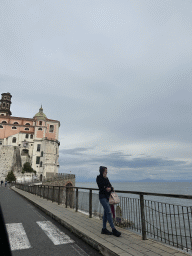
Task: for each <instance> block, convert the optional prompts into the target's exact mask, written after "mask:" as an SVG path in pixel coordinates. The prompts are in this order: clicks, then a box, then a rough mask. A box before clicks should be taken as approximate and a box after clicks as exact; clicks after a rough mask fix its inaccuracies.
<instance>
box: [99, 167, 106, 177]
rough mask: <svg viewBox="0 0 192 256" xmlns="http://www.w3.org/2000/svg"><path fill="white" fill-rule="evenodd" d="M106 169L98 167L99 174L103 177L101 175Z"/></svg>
mask: <svg viewBox="0 0 192 256" xmlns="http://www.w3.org/2000/svg"><path fill="white" fill-rule="evenodd" d="M106 169H107V167H105V166H100V167H99V172H100V174H101V175H103V173H104V171H105V170H106Z"/></svg>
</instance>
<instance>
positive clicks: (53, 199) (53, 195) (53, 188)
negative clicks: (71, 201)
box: [52, 186, 54, 203]
mask: <svg viewBox="0 0 192 256" xmlns="http://www.w3.org/2000/svg"><path fill="white" fill-rule="evenodd" d="M53 201H54V186H53V192H52V203H53Z"/></svg>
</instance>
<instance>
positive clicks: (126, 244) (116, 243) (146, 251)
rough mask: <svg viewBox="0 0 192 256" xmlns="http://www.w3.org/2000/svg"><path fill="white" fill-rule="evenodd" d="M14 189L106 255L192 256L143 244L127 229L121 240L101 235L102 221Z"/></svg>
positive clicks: (147, 242)
mask: <svg viewBox="0 0 192 256" xmlns="http://www.w3.org/2000/svg"><path fill="white" fill-rule="evenodd" d="M12 189H13V190H14V191H15V192H17V193H19V194H20V195H21V196H23V197H25V198H26V199H27V200H29V201H30V202H31V203H33V204H34V205H35V206H36V207H38V208H40V209H41V210H42V211H44V212H45V213H47V214H48V215H50V216H51V217H52V218H53V219H55V220H57V221H58V222H59V223H61V224H62V225H63V226H65V227H67V228H68V229H69V230H70V231H71V232H73V233H75V234H76V235H77V236H79V237H81V238H82V239H83V240H85V241H86V242H87V243H89V244H90V245H91V246H93V247H94V248H95V249H97V250H99V251H100V252H101V253H102V254H103V255H105V256H117V255H118V256H144V255H145V256H172V255H174V256H183V255H189V253H185V252H182V251H180V250H178V249H176V248H174V247H170V246H168V245H166V244H163V243H160V242H157V241H155V240H152V239H148V240H145V241H143V240H142V239H141V236H140V235H138V234H135V233H133V232H131V231H129V230H125V229H120V228H117V229H118V230H119V231H121V233H122V235H121V237H114V236H106V235H102V234H101V227H102V222H101V220H97V219H95V218H89V216H87V215H85V214H82V213H80V212H75V211H74V210H73V209H70V208H65V207H64V206H63V205H58V204H57V203H55V202H53V203H52V202H51V201H47V199H43V198H42V197H41V198H40V197H39V196H36V195H33V194H30V193H28V192H25V191H23V190H20V189H17V188H15V187H12ZM109 229H110V228H109Z"/></svg>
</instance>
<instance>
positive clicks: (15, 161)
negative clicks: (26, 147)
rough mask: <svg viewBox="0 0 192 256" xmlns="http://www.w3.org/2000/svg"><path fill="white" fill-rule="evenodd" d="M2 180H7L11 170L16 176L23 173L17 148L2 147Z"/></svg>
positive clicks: (0, 178)
mask: <svg viewBox="0 0 192 256" xmlns="http://www.w3.org/2000/svg"><path fill="white" fill-rule="evenodd" d="M0 163H1V164H0V180H5V177H6V176H7V174H8V172H10V171H11V170H12V171H13V172H14V174H17V173H18V172H21V169H22V167H21V156H20V151H19V148H18V147H16V146H3V145H1V146H0Z"/></svg>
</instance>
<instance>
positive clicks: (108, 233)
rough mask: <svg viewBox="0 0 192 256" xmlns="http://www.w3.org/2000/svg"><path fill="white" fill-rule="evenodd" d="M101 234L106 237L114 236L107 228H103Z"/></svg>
mask: <svg viewBox="0 0 192 256" xmlns="http://www.w3.org/2000/svg"><path fill="white" fill-rule="evenodd" d="M101 234H105V235H112V232H110V231H109V230H107V229H106V228H102V230H101Z"/></svg>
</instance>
